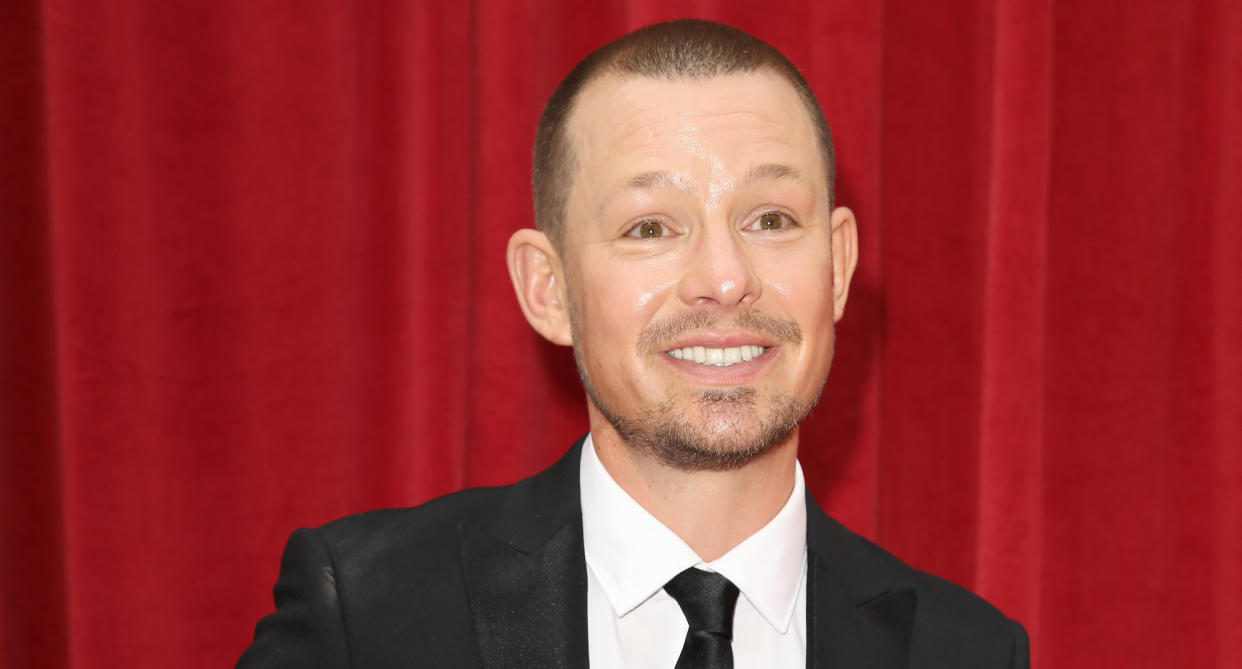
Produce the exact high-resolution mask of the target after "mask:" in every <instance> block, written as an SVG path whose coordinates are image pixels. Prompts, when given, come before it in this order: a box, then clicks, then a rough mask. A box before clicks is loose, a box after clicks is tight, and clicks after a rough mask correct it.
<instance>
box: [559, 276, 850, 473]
mask: <svg viewBox="0 0 1242 669" xmlns="http://www.w3.org/2000/svg"><path fill="white" fill-rule="evenodd" d="M574 306H575V305H574V304H573V301H572V300H571V301H570V327H571V329H572V330H573V340H574V347H573V351H574V363H575V364H576V365H577V367H578V376H579V378H581V380H582V386H583V388H585V389H586V393H587V396H588V397H589V398H590V399H591V402H592V403H593V404H594V405H595V407H596V408H597V409H598V410H599V412H600V413H601V414H602V415H603V416H604V418H605V419H606V420H607V421H608V422H609V424H611V425H612V427H613V429H615V430H616V431H617V434H618V435H619V436H620V437H621V439H622V441H624V442H625V443H626V444H628V445H629V446H630V447H631V448H634V449H637V450H639V451H641V452H644V453H647V454H649V455H651V456H653V457H654V458H655V459H656V460H657V461H659V462H661V463H662V464H664V465H666V466H668V467H671V468H673V469H677V470H681V471H727V470H732V469H738V468H741V467H743V466H745V465H746V464H748V463H750V462H752V461H754V460H756V459H757V458H760V457H762V456H763V455H765V454H766V453H768V452H770V451H771V450H772V449H773V448H775V447H776V446H778V445H780V444H783V443H785V441H786V440H787V439H788V438H789V437H790V435H792V434H793V432H794V430H796V429H797V428H798V425H799V424H800V423H801V422H802V421H803V419H805V418H806V417H807V416H808V415H809V414H810V413H811V410H812V409H813V408H814V407H815V405H816V403H817V402H818V401H819V397H820V393H821V392H822V390H823V385H824V384H823V381H825V380H826V379H820V383H819V384H818V390H817V391H816V393H815V396H814V397H813V398H811V399H810V401H801V400H799V399H798V398H797V397H795V396H793V395H789V394H777V395H775V396H773V397H772V399H771V407H770V408H769V410H768V411H767V412H766V415H764V416H757V415H756V414H757V412H758V411H759V409H758V404H759V391H758V390H756V389H755V388H754V387H752V386H736V387H730V388H710V387H709V388H699V389H696V390H692V391H689V393H690V396H689V397H688V398H687V399H690V400H691V401H692V403H693V408H689V407H687V408H682V404H681V403H679V402H678V401H677V398H675V397H670V398H668V399H666V400H664V401H663V402H661V403H659V404H656V405H654V406H651V407H647V408H644V409H641V410H640V411H639V412H638V413H637V414H636V415H624V414H622V413H621V412H620V411H617V410H616V409H615V408H614V407H613V406H611V405H610V404H608V403H607V402H605V401H604V400H603V398H602V397H601V396H600V394H599V392H598V391H597V390H596V388H595V384H593V383H592V382H591V377H590V374H589V373H588V372H587V365H586V363H585V361H584V360H583V353H582V346H581V343H582V338H581V336H580V333H579V330H578V322H577V321H578V319H577V318H576V316H577V314H576V313H574V312H575V311H576V310H575V309H574ZM795 327H796V326H795ZM695 410H697V414H698V417H700V418H701V420H702V421H703V422H704V426H696V425H693V424H691V423H690V422H689V421H688V420H687V418H688V416H687V414H690V415H693V414H694V413H695ZM756 421H757V425H755V423H756ZM747 423H749V424H750V425H747Z"/></svg>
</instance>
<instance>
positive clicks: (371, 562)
mask: <svg viewBox="0 0 1242 669" xmlns="http://www.w3.org/2000/svg"><path fill="white" fill-rule="evenodd" d="M509 487H510V486H500V487H494V488H470V489H467V490H461V491H458V492H454V493H450V494H448V495H444V496H443V497H437V498H435V499H432V500H430V501H428V502H425V503H423V504H421V505H418V506H412V507H402V508H390V509H374V510H371V511H364V512H362V513H356V514H353V515H349V516H344V517H342V518H338V519H336V520H333V521H331V522H329V523H327V524H324V525H321V526H319V527H316V528H314V529H313V530H310V531H311V532H312V533H314V534H316V535H318V536H319V538H320V539H321V541H322V542H323V543H324V546H325V548H326V549H327V551H328V552H329V554H330V555H331V556H332V557H333V560H334V562H336V568H337V570H338V572H339V571H341V570H343V569H366V568H367V567H372V566H375V563H376V562H382V561H384V560H386V559H392V558H396V557H397V556H400V557H401V558H402V559H407V560H408V559H411V558H414V559H417V558H418V557H419V556H427V557H433V556H434V555H435V554H437V553H439V552H441V551H443V550H452V549H453V546H454V545H455V542H456V536H457V532H458V527H459V525H460V524H461V523H463V522H467V523H469V522H475V521H477V520H479V519H484V518H487V517H488V516H489V515H490V514H491V513H492V510H493V509H494V508H495V507H496V506H497V504H498V500H499V499H500V498H501V497H503V495H504V494H505V491H506V490H507V489H508V488H509Z"/></svg>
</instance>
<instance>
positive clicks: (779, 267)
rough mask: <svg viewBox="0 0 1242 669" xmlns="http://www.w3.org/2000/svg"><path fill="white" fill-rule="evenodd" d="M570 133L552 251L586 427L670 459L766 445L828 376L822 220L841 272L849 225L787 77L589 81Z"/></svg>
mask: <svg viewBox="0 0 1242 669" xmlns="http://www.w3.org/2000/svg"><path fill="white" fill-rule="evenodd" d="M569 137H570V138H571V140H570V141H571V144H572V149H573V154H574V156H575V158H576V160H577V165H578V171H577V173H576V176H575V179H574V182H573V187H572V190H571V192H570V195H569V199H568V202H567V212H566V213H567V216H566V222H567V224H566V230H565V237H564V244H563V247H564V248H563V258H562V260H563V267H564V273H565V277H564V279H565V285H566V290H567V291H568V294H567V299H568V306H569V313H570V318H571V323H572V330H573V340H574V351H575V356H576V358H577V360H578V365H579V369H580V372H581V374H582V376H583V381H584V384H585V385H586V386H587V390H588V394H589V397H590V406H589V410H590V411H591V413H592V416H591V418H592V426H593V429H598V428H599V427H600V426H602V427H605V428H607V427H608V426H611V428H612V429H615V430H616V432H617V433H618V434H619V436H620V437H621V438H622V439H624V440H625V441H626V442H628V443H630V444H631V445H633V446H637V447H640V448H644V449H646V450H648V451H649V452H652V453H654V454H655V455H656V456H657V457H659V458H660V459H661V460H662V461H664V462H665V463H666V464H669V465H672V466H675V467H678V468H682V469H727V468H731V467H736V466H740V465H742V464H744V463H745V462H747V461H749V460H750V459H751V458H753V457H754V456H756V455H758V454H759V453H761V452H763V451H764V450H765V449H767V448H769V447H771V446H772V445H775V444H777V443H783V442H784V441H785V440H786V439H788V438H789V436H790V435H791V434H792V431H793V430H794V429H795V428H796V426H797V424H798V422H799V421H801V419H802V418H803V417H804V416H805V415H806V413H807V412H808V411H809V410H810V408H811V407H812V406H813V405H814V403H815V401H816V399H817V398H818V396H819V391H820V389H821V388H822V386H823V384H824V381H825V379H826V377H827V374H828V368H829V365H830V363H831V361H832V352H833V322H834V320H835V318H836V317H838V316H839V314H840V309H841V308H842V307H843V306H844V299H845V291H844V285H840V286H838V288H839V289H838V290H837V291H836V292H835V293H834V289H833V287H834V280H833V269H834V259H833V255H834V250H835V251H836V252H837V253H838V255H839V254H840V253H841V251H840V248H841V247H843V246H846V245H847V244H843V243H841V240H840V239H837V240H835V241H837V243H836V244H835V245H834V243H833V242H834V240H833V236H834V230H836V233H837V236H838V237H840V235H841V234H848V235H850V239H849V240H848V247H849V249H850V251H849V253H850V254H851V256H850V257H849V258H845V259H844V262H842V261H841V260H839V261H838V265H840V266H839V267H838V270H839V272H843V273H840V274H838V277H837V281H838V282H839V283H841V284H845V285H848V279H849V272H850V271H851V270H852V264H853V259H852V249H853V238H852V235H853V234H854V231H853V219H852V215H850V214H849V212H848V210H838V211H837V212H835V213H834V212H832V211H830V208H829V203H828V201H827V197H828V196H827V193H828V184H827V176H826V174H825V168H824V164H823V159H822V156H821V154H820V153H819V143H818V140H817V137H816V134H815V130H814V126H813V125H812V124H811V120H810V118H809V116H808V114H807V112H806V110H805V107H804V106H803V104H802V101H801V99H800V98H799V97H798V95H797V93H796V92H795V90H794V89H793V87H792V86H791V85H789V84H788V83H787V82H785V81H784V80H783V79H781V78H779V77H778V76H777V75H774V74H771V73H767V72H755V73H745V74H732V75H727V76H721V77H716V78H712V79H708V80H701V81H666V80H656V79H647V78H619V77H606V78H603V79H600V80H597V81H594V82H592V83H591V84H589V85H588V86H587V88H586V89H585V90H584V91H583V92H582V94H581V96H580V97H579V100H578V103H577V107H576V108H575V110H574V113H573V116H572V118H571V119H570V124H569ZM842 230H844V232H842ZM601 417H602V418H603V419H606V421H605V420H597V419H599V418H601Z"/></svg>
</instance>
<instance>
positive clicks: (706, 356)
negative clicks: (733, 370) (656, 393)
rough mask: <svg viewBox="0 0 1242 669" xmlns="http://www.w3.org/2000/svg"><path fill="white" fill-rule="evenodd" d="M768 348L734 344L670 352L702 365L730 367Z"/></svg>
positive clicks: (755, 356)
mask: <svg viewBox="0 0 1242 669" xmlns="http://www.w3.org/2000/svg"><path fill="white" fill-rule="evenodd" d="M766 350H767V349H766V348H764V347H763V346H732V347H730V348H706V347H704V346H687V347H685V348H675V349H673V350H671V351H669V352H668V354H669V355H671V356H673V357H674V358H677V359H678V360H693V361H694V362H697V363H699V364H700V365H712V366H714V367H728V366H729V365H736V364H737V363H739V362H746V361H748V360H753V359H755V358H757V357H759V356H761V355H763V352H764V351H766Z"/></svg>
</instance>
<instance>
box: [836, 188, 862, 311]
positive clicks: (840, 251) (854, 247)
mask: <svg viewBox="0 0 1242 669" xmlns="http://www.w3.org/2000/svg"><path fill="white" fill-rule="evenodd" d="M831 224H832V241H831V244H832V305H833V310H832V313H833V320H834V321H839V320H841V316H843V315H844V314H845V300H846V298H847V297H849V295H850V279H851V278H853V276H854V268H855V267H857V266H858V222H857V221H855V220H854V212H852V211H850V210H849V208H848V207H837V208H836V209H833V210H832V218H831Z"/></svg>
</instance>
